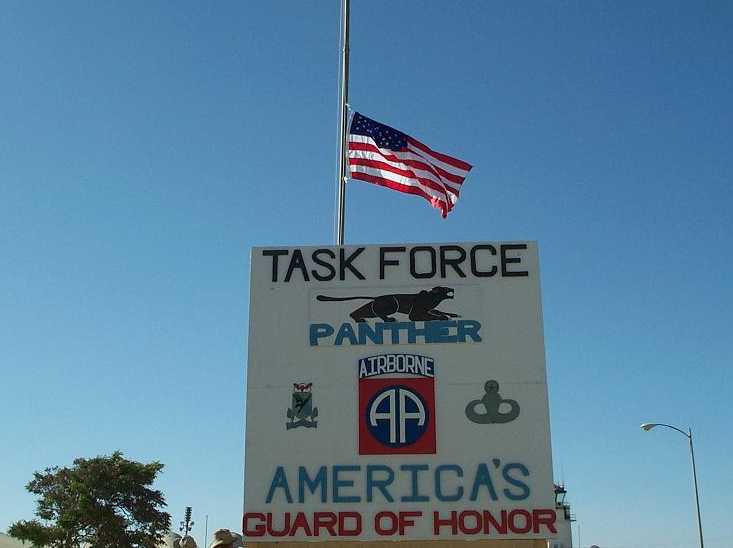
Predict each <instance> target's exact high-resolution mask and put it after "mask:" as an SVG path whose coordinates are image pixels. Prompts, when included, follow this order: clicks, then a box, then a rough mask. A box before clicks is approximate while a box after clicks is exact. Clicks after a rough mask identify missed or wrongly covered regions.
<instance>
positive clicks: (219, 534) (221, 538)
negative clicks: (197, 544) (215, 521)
mask: <svg viewBox="0 0 733 548" xmlns="http://www.w3.org/2000/svg"><path fill="white" fill-rule="evenodd" d="M235 540H237V539H236V537H235V536H234V535H232V533H231V531H229V529H217V530H216V531H214V541H213V542H212V543H211V545H210V546H209V548H218V547H219V546H231V545H232V543H233V542H234V541H235Z"/></svg>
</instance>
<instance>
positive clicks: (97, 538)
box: [8, 451, 171, 548]
mask: <svg viewBox="0 0 733 548" xmlns="http://www.w3.org/2000/svg"><path fill="white" fill-rule="evenodd" d="M162 469H163V465H162V464H160V463H159V462H151V463H149V464H143V463H140V462H135V461H131V460H127V459H125V458H123V456H122V453H121V452H119V451H116V452H114V453H113V454H112V455H110V456H100V457H96V458H93V459H82V458H79V459H76V460H75V461H74V465H73V466H72V467H70V468H66V467H64V468H59V467H53V468H47V469H46V470H45V471H43V472H35V473H34V474H33V480H32V481H31V482H30V483H28V485H27V486H26V489H28V491H30V492H31V493H33V494H34V495H38V496H39V500H38V502H37V504H36V512H35V514H36V516H38V518H40V519H33V520H29V521H18V522H16V523H14V524H13V525H11V526H10V529H8V533H9V534H10V536H12V537H15V538H16V539H18V540H23V541H26V542H30V543H31V544H33V546H36V547H38V548H42V547H49V548H78V547H80V546H82V545H84V546H89V547H90V548H154V547H155V546H157V545H158V544H159V543H160V542H161V541H162V540H163V535H164V534H165V532H166V531H168V529H169V528H170V522H171V517H170V515H169V514H168V513H166V512H164V511H163V508H165V506H166V503H165V498H164V497H163V494H162V493H161V492H160V491H156V490H153V489H151V488H150V486H152V484H153V482H154V481H155V478H156V476H157V475H158V473H159V472H160V471H161V470H162Z"/></svg>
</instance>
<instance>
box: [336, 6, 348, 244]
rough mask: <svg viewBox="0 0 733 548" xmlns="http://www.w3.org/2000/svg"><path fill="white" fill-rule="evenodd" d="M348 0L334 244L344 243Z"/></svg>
mask: <svg viewBox="0 0 733 548" xmlns="http://www.w3.org/2000/svg"><path fill="white" fill-rule="evenodd" d="M349 4H350V2H349V0H341V73H340V77H341V90H340V93H339V101H340V104H339V107H340V108H339V126H340V130H339V163H338V209H337V212H336V245H344V203H345V201H346V137H347V135H346V133H347V128H346V124H347V123H348V120H349V113H348V111H347V108H348V107H347V104H348V101H349V10H350V6H349Z"/></svg>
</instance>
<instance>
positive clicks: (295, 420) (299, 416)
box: [285, 382, 318, 430]
mask: <svg viewBox="0 0 733 548" xmlns="http://www.w3.org/2000/svg"><path fill="white" fill-rule="evenodd" d="M287 417H288V422H286V423H285V428H286V429H287V430H292V429H293V428H299V427H301V426H303V427H305V428H318V421H317V420H316V417H318V408H317V407H314V406H313V383H311V382H309V383H298V382H296V383H293V395H292V398H291V407H290V408H289V409H288V412H287Z"/></svg>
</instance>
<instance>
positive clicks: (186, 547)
mask: <svg viewBox="0 0 733 548" xmlns="http://www.w3.org/2000/svg"><path fill="white" fill-rule="evenodd" d="M179 546H180V547H181V548H198V546H197V545H196V541H195V540H193V537H189V536H185V537H183V538H182V539H181V541H180V543H179Z"/></svg>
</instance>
